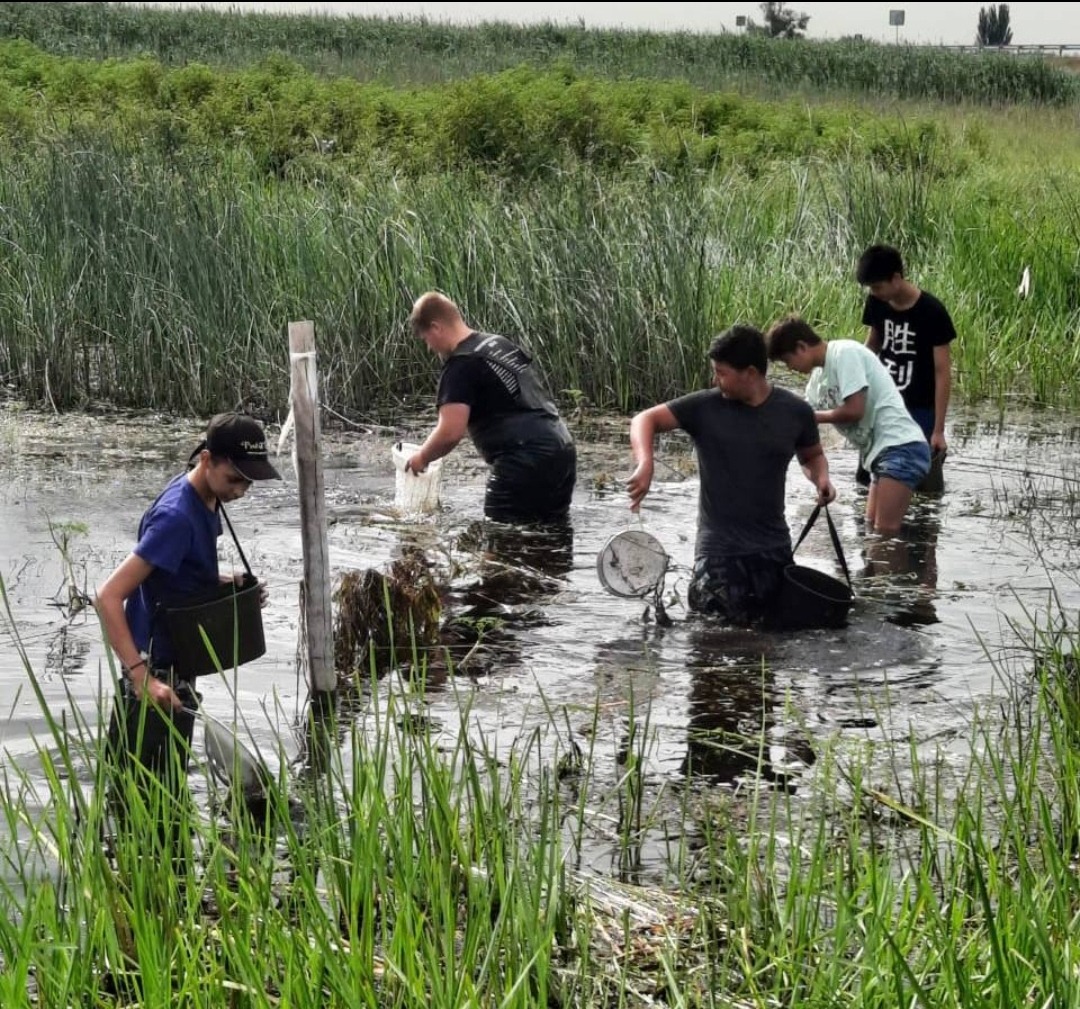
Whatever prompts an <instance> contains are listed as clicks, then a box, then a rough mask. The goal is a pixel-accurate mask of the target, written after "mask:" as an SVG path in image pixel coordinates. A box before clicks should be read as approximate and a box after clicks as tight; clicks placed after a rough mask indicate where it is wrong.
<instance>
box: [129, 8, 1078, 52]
mask: <svg viewBox="0 0 1080 1009" xmlns="http://www.w3.org/2000/svg"><path fill="white" fill-rule="evenodd" d="M124 6H131V7H137V6H145V5H144V4H125V5H124ZM159 6H168V7H217V8H221V9H229V8H241V9H243V10H265V11H274V12H279V13H306V12H313V13H322V14H342V15H346V14H356V15H385V14H392V15H404V16H407V17H419V16H420V15H425V16H426V17H428V18H430V19H432V20H436V21H457V22H466V23H467V22H470V21H484V20H487V21H495V20H498V21H511V22H515V23H518V24H521V23H525V22H529V21H555V22H560V23H576V22H578V21H584V23H585V24H586V25H587V26H591V27H601V26H616V27H618V26H621V27H627V28H653V29H658V30H664V29H690V30H692V31H702V32H714V31H717V32H718V31H721V30H723V29H727V30H728V31H734V30H735V18H736V16H737V15H740V14H743V15H749V16H750V17H752V18H755V20H760V19H761V14H760V9H759V5H758V4H757V3H426V2H425V3H327V2H323V3H202V2H197V3H162V4H160V5H159ZM982 6H989V5H984V4H978V3H903V2H898V0H897V2H893V3H859V2H855V3H793V4H791V7H792V9H794V10H797V11H805V12H806V13H807V14H809V15H810V26H809V31H808V33H807V34H808V35H809V36H810V37H812V38H837V37H839V36H841V35H854V34H861V35H863V36H865V37H866V38H872V39H879V40H882V41H888V42H892V41H894V40H896V38H897V37H899V40H900V41H901V42H904V41H907V42H935V43H936V42H943V43H947V44H953V45H954V44H957V43H965V44H967V43H971V42H973V41H974V39H975V29H976V26H977V24H978V19H979V9H980V7H982ZM1009 9H1010V12H1011V15H1012V26H1013V42H1014V43H1045V44H1061V43H1065V44H1070V45H1071V44H1075V45H1080V2H1070V3H1013V4H1010V5H1009ZM890 10H903V11H904V14H905V24H904V27H902V28H900V29H899V33H898V32H897V29H896V28H891V27H890V26H889V11H890Z"/></svg>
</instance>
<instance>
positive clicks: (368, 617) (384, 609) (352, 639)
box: [334, 550, 442, 680]
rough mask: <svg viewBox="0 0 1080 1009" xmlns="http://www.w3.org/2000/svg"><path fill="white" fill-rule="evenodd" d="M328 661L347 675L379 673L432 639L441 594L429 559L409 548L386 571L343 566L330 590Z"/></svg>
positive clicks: (422, 649)
mask: <svg viewBox="0 0 1080 1009" xmlns="http://www.w3.org/2000/svg"><path fill="white" fill-rule="evenodd" d="M334 601H335V603H336V604H337V612H336V618H335V625H334V666H335V668H336V669H337V672H338V677H339V678H342V679H345V680H351V679H353V678H354V677H355V676H357V675H361V676H362V675H364V674H366V673H367V672H368V671H369V670H370V669H371V668H372V666H374V669H375V671H376V672H377V673H383V672H385V671H386V670H388V669H390V668H391V667H392V666H394V665H396V664H399V663H408V662H412V661H413V659H414V656H418V655H419V654H421V653H422V652H426V651H427V650H428V649H430V648H431V647H433V646H434V645H436V644H438V640H439V621H440V618H441V616H442V599H441V596H440V594H439V589H438V586H437V584H436V581H435V575H434V572H433V570H432V566H431V562H430V561H429V560H428V559H427V557H426V556H425V555H424V554H423V553H422V552H421V551H419V550H409V551H408V552H406V553H405V555H404V556H403V557H401V558H399V559H398V560H396V561H393V562H392V563H391V565H390V568H389V570H388V571H386V572H383V571H378V570H376V569H374V568H368V569H366V570H365V571H346V572H345V573H344V574H343V575H342V576H341V581H340V583H339V585H338V588H337V591H336V592H335V594H334Z"/></svg>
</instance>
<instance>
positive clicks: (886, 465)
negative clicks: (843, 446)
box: [768, 316, 930, 535]
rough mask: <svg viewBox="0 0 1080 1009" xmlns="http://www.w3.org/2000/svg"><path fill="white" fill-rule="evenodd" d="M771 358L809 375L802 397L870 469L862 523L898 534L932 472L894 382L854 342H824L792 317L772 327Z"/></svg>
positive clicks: (922, 442) (919, 435)
mask: <svg viewBox="0 0 1080 1009" xmlns="http://www.w3.org/2000/svg"><path fill="white" fill-rule="evenodd" d="M768 341H769V359H770V360H771V361H783V363H784V364H786V365H787V366H788V367H789V368H790V369H791V370H792V371H798V372H801V373H802V374H804V375H809V376H810V381H809V382H808V383H807V386H806V398H807V400H809V402H810V403H811V405H812V406H813V407H814V417H815V419H816V420H817V422H818V423H819V424H835V425H836V427H837V430H839V431H840V432H841V433H842V434H843V435H844V437H845V438H846V439H847V440H848V441H849V442H850V443H851V444H852V445H853V446H854V447H855V448H856V449H858V451H859V462H860V463H861V464H862V465H863V466H864V467H865V468H866V469H867V470H869V471H870V475H871V481H872V482H871V484H870V493H869V494H868V495H867V498H866V521H867V524H868V525H869V526H870V527H871V528H872V529H873V530H874V531H876V532H879V533H883V534H886V535H894V534H895V533H898V532H899V531H900V526H901V523H902V522H903V520H904V515H905V514H906V513H907V509H908V505H909V504H910V503H911V495H912V492H913V491H914V489H915V487H916V486H918V484H919V482H920V481H921V480H922V479H923V477H925V476H926V474H927V473H928V472H929V470H930V446H929V444H928V443H927V441H926V438H925V437H924V436H923V432H922V429H921V428H920V427H919V425H918V424H917V423H915V421H914V420H913V419H912V417H911V414H909V413H908V411H907V407H905V406H904V400H903V398H902V397H901V395H900V392H899V391H898V390H897V388H896V384H895V383H894V382H893V380H892V377H891V376H890V375H889V373H888V371H886V370H885V366H884V365H883V364H882V363H881V362H880V361H879V360H878V359H877V357H876V356H875V355H874V354H873V352H871V351H870V350H867V348H866V347H864V346H863V345H862V344H861V343H859V342H858V341H856V340H831V341H829V342H828V343H825V342H824V341H823V340H822V339H821V337H819V336H818V335H817V333H815V332H814V330H813V328H812V327H811V326H810V325H809V324H808V323H807V322H805V321H803V320H802V319H800V318H798V317H796V316H790V317H788V318H786V319H782V320H780V321H779V322H777V323H775V324H774V325H773V326H772V327H771V328H770V329H769V335H768Z"/></svg>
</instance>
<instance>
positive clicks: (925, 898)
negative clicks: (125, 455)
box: [0, 613, 1080, 1009]
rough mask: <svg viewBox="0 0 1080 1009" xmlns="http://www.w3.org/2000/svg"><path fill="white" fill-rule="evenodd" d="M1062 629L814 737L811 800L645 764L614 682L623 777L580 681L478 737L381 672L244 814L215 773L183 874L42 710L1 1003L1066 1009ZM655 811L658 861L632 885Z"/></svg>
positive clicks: (94, 756) (1077, 680)
mask: <svg viewBox="0 0 1080 1009" xmlns="http://www.w3.org/2000/svg"><path fill="white" fill-rule="evenodd" d="M8 616H9V617H10V613H9V614H8ZM1076 635H1077V631H1076V629H1075V627H1074V626H1073V625H1071V624H1069V623H1068V622H1066V621H1065V620H1064V619H1063V618H1062V619H1058V620H1055V621H1052V622H1048V624H1047V626H1045V627H1039V628H1031V629H1029V630H1028V631H1027V632H1025V633H1024V637H1023V640H1024V642H1025V648H1024V649H1023V650H1018V649H1013V650H1012V655H1013V660H1012V663H1011V664H1010V666H1008V667H1004V666H999V668H998V673H999V682H1000V685H1001V695H1000V697H998V698H997V699H996V700H994V702H993V703H991V704H988V705H987V707H986V709H985V710H982V711H975V712H973V713H972V721H971V731H970V737H969V739H968V746H967V748H966V749H963V750H962V749H961V748H959V747H957V745H955V743H952V744H950V745H949V747H948V752H938V751H936V750H935V749H934V747H933V745H932V744H930V743H928V742H927V741H926V740H921V739H919V738H918V731H919V730H918V728H917V727H912V729H911V730H910V734H909V735H908V737H907V738H904V736H903V734H901V737H900V738H899V739H896V740H894V741H893V742H891V743H887V742H880V741H879V742H878V743H877V744H875V745H873V746H872V745H870V743H869V741H868V740H864V739H862V738H860V736H859V734H858V733H851V732H847V733H845V732H842V731H838V732H837V733H836V735H835V736H833V737H820V736H819V737H818V742H817V743H816V744H815V745H816V748H817V752H816V754H815V756H816V758H817V759H816V760H815V762H814V764H813V769H812V770H811V769H809V768H808V769H807V770H806V771H805V772H804V774H803V781H802V783H801V785H800V788H799V790H798V796H796V795H795V794H793V792H792V791H790V790H787V789H779V790H777V789H774V788H771V787H769V786H768V785H767V784H765V776H764V775H758V776H757V778H755V777H754V776H753V775H752V774H751V775H750V776H749V778H748V781H747V786H746V787H745V788H744V789H743V790H741V792H740V794H739V796H738V797H737V798H734V797H732V796H731V795H730V793H720V794H717V793H704V794H703V793H701V792H698V791H695V790H689V791H686V792H683V791H682V790H681V789H679V788H678V787H677V784H678V783H677V782H675V781H668V782H657V781H656V780H654V779H653V778H652V776H651V775H650V774H649V772H648V771H647V770H646V768H647V767H648V766H649V764H650V760H649V756H650V752H651V749H652V747H653V746H655V744H656V735H655V730H654V729H653V728H652V727H651V725H650V722H649V716H648V711H647V709H638V708H635V706H634V705H633V703H632V702H631V703H630V704H629V705H628V706H626V707H624V708H623V709H621V710H620V712H619V714H618V716H617V717H618V719H619V721H620V723H621V724H620V726H619V731H618V737H619V738H620V739H622V740H623V741H624V743H625V745H624V746H623V747H622V755H621V757H620V758H619V759H618V761H617V764H616V767H617V768H619V769H620V770H619V772H618V774H617V776H616V777H615V779H614V780H612V779H611V778H610V777H609V775H610V770H608V769H609V768H610V767H611V757H610V755H609V756H605V755H604V754H602V753H601V752H600V751H599V749H598V748H597V742H596V740H597V739H598V737H599V736H601V735H603V734H602V733H597V732H596V731H595V730H596V727H597V725H598V723H599V722H600V721H601V719H604V718H610V717H612V716H611V713H610V710H608V711H607V712H605V713H604V714H601V712H600V707H599V705H598V708H597V711H596V712H594V714H593V715H592V719H591V728H590V721H589V716H588V713H587V712H580V711H578V712H575V714H574V721H575V722H578V721H579V720H581V719H582V718H584V721H585V725H584V727H580V726H579V727H577V728H573V727H572V726H571V724H570V720H569V719H568V718H567V713H566V712H563V711H562V710H561V709H560V708H559V706H558V704H557V703H556V702H555V701H554V700H553V699H552V700H549V701H547V702H546V704H547V710H548V712H549V715H550V720H551V722H550V725H549V726H547V727H544V726H541V727H539V728H537V729H535V730H531V731H525V732H523V733H522V734H521V735H520V737H519V739H518V741H517V742H515V743H514V744H513V746H512V748H511V750H509V751H502V752H497V751H496V750H494V749H492V748H491V747H490V745H489V744H487V743H486V742H485V741H484V739H483V738H482V735H478V733H477V732H476V731H475V729H474V727H472V726H471V724H470V723H471V718H470V713H469V703H468V697H469V693H468V690H467V689H464V690H463V691H462V693H461V694H460V696H459V702H460V711H461V718H460V724H459V725H457V726H447V727H444V728H440V727H438V726H434V725H433V724H432V723H431V722H430V720H425V719H424V718H422V717H418V712H417V710H416V703H415V702H416V700H418V698H419V696H420V694H421V693H422V690H423V684H422V680H421V681H420V682H418V683H413V685H412V686H411V687H410V686H407V685H404V684H402V685H399V686H397V687H392V686H391V684H392V683H394V680H393V677H392V676H391V677H388V678H386V679H384V680H381V681H375V680H374V679H373V680H372V682H371V684H370V687H369V689H368V691H367V692H365V693H364V694H362V695H358V696H357V697H356V698H354V699H353V700H352V701H351V703H350V704H349V705H343V706H342V708H341V710H340V716H341V718H340V721H338V722H337V723H336V724H331V725H330V726H329V729H330V734H329V736H328V737H324V736H323V734H322V729H319V728H316V725H317V723H316V722H315V721H314V720H310V721H309V720H305V721H304V722H303V724H301V725H300V726H298V731H299V732H300V737H301V739H302V741H303V743H304V746H303V747H302V748H301V750H300V756H299V758H298V759H296V760H293V761H291V762H290V760H289V759H287V755H286V749H287V748H286V747H285V746H284V745H283V746H282V752H281V753H280V754H279V755H278V756H279V764H280V768H281V770H280V774H279V776H278V778H277V780H276V782H275V787H273V788H272V789H271V792H270V802H269V805H268V807H267V811H266V812H265V814H264V815H263V816H262V817H261V818H260V817H255V818H253V817H251V816H250V815H248V814H247V813H245V812H244V809H243V808H241V807H240V805H239V804H238V803H235V802H233V800H231V799H230V797H229V796H228V795H227V794H222V793H221V792H220V791H218V792H215V793H213V794H214V795H215V796H216V800H215V801H216V804H215V805H214V806H213V807H212V808H196V807H185V808H184V810H183V811H180V812H178V811H177V810H172V811H171V812H172V813H173V814H174V815H180V816H181V818H182V820H183V825H184V827H185V828H186V830H185V832H184V833H185V836H186V834H187V832H188V831H190V834H191V836H192V837H193V841H194V845H193V852H194V857H193V862H192V872H191V874H190V875H189V876H187V877H185V878H184V879H183V881H179V880H178V877H177V876H176V875H175V874H173V873H172V872H171V871H170V870H169V869H168V868H167V866H168V864H169V859H168V857H167V856H169V855H171V854H175V852H170V851H166V852H153V851H152V849H153V843H152V841H151V840H150V839H151V838H152V837H153V836H154V831H153V828H152V823H153V822H154V821H153V817H154V816H155V815H157V814H158V813H160V812H161V810H158V809H154V808H151V806H150V805H148V806H146V807H143V808H140V807H139V806H138V804H137V803H135V805H134V806H133V808H134V809H135V810H136V816H135V820H134V822H133V823H132V829H131V830H130V831H129V832H121V833H119V834H117V835H115V836H114V837H113V841H112V846H111V849H110V850H107V849H105V848H103V846H102V845H101V844H100V843H99V840H98V839H99V837H100V836H101V833H102V829H103V826H104V825H105V824H106V822H107V821H106V810H105V806H104V803H103V799H102V797H103V794H104V778H103V772H102V770H101V768H102V759H101V758H102V753H101V745H102V744H101V729H100V728H99V727H98V725H97V724H95V719H94V717H93V713H90V717H89V718H88V719H86V720H85V721H84V720H82V719H80V717H79V716H78V715H77V714H75V715H72V716H71V717H67V716H65V717H63V718H60V717H58V716H57V715H56V713H55V712H50V711H49V710H48V709H47V708H45V707H44V704H43V716H44V718H45V724H46V727H47V728H46V733H45V737H44V738H42V739H41V740H40V744H39V748H38V751H37V754H36V759H35V760H31V761H26V760H23V761H20V762H18V763H9V764H8V765H7V766H6V767H5V769H4V772H3V776H2V780H0V811H2V813H3V820H2V822H3V824H4V826H3V829H2V830H0V834H2V835H3V838H4V840H3V844H2V846H0V848H2V853H3V859H4V862H3V872H2V873H0V876H2V882H0V905H2V906H3V909H4V912H5V913H4V914H2V915H0V958H2V961H3V965H4V970H3V972H2V973H0V998H2V1000H3V1005H4V1006H6V1007H7V1006H10V1007H12V1009H19V1007H23V1006H26V1007H30V1006H65V1007H72V1006H86V1007H97V1006H102V1005H117V1004H120V1005H135V1004H147V1005H149V1004H162V1005H163V1004H170V1005H173V1004H176V1005H180V1004H192V1005H199V1006H204V1007H207V1009H217V1007H226V1006H227V1007H229V1009H237V1007H247V1006H265V1005H271V1006H274V1005H289V1006H296V1007H300V1009H303V1007H308V1006H311V1007H314V1006H345V1005H350V1006H353V1005H357V1004H361V1005H372V1006H375V1005H379V1006H384V1005H388V1004H389V1005H397V1006H429V1007H443V1006H446V1007H449V1006H455V1007H457V1006H464V1005H470V1006H492V1007H495V1006H499V1007H502V1006H527V1007H534V1006H536V1007H543V1006H551V1005H560V1006H581V1007H585V1006H588V1007H596V1006H611V1007H616V1006H618V1007H623V1006H647V1005H655V1004H656V1003H657V1002H658V1001H662V1002H664V1003H666V1004H668V1005H709V1006H724V1007H739V1009H741V1007H744V1006H755V1007H764V1006H775V1005H830V1006H848V1005H850V1006H859V1007H875V1009H876V1007H881V1009H885V1007H890V1009H891V1007H894V1006H896V1005H898V1004H899V1005H925V1006H934V1007H936V1009H954V1007H955V1009H975V1007H983V1006H986V1005H988V1004H989V1005H1003V1006H1005V1005H1007V1006H1014V1005H1021V1004H1032V1005H1073V1004H1075V989H1076V977H1075V951H1074V950H1073V948H1072V940H1071V938H1070V937H1071V936H1072V933H1073V931H1074V929H1073V924H1074V921H1075V915H1076V908H1077V906H1078V900H1080V881H1078V879H1077V873H1076V861H1075V860H1076V855H1077V851H1078V850H1080V791H1078V788H1077V782H1078V781H1080V774H1078V772H1080V764H1078V760H1077V756H1076V754H1077V752H1078V747H1077V741H1078V739H1080V700H1078V698H1080V677H1078V672H1077V665H1076V660H1075V651H1074V649H1075V645H1076ZM27 676H28V681H29V683H30V684H31V686H32V688H33V689H35V690H37V691H38V696H39V698H40V697H41V693H40V690H39V688H38V681H37V678H36V676H35V675H34V672H33V670H31V669H29V668H28V669H27ZM414 691H416V692H417V693H414ZM878 703H879V704H885V705H887V703H888V702H887V696H886V697H885V698H884V699H881V695H879V701H878ZM792 715H793V717H797V714H796V713H792ZM575 736H578V737H579V738H581V739H582V741H583V743H584V745H583V746H581V745H578V743H577V742H576V740H575V738H574V737H575ZM335 741H336V742H335ZM746 743H747V744H748V745H749V747H750V751H749V752H752V751H753V748H754V741H753V739H748V740H747V741H746ZM338 744H341V745H338ZM757 745H758V748H759V750H761V751H764V749H765V748H766V747H765V744H764V740H759V741H758V744H757ZM287 800H288V801H287ZM215 811H216V813H215ZM661 828H662V831H661ZM658 832H661V833H662V835H663V836H664V837H665V838H666V847H667V850H668V851H669V852H670V857H669V858H668V859H667V861H666V864H665V865H663V866H661V867H654V873H653V877H652V881H650V880H648V879H645V880H644V881H643V878H642V877H641V875H640V873H639V872H638V869H639V867H640V849H641V847H642V846H643V845H646V844H648V842H649V838H650V836H652V837H655V836H656V835H657V833H658ZM582 838H585V839H586V843H588V840H589V839H590V838H592V839H593V840H595V839H596V838H602V839H604V840H605V841H606V843H607V844H608V845H609V846H610V848H611V865H612V867H613V873H614V875H613V877H612V878H605V877H603V876H598V875H596V873H595V872H591V873H585V872H583V871H582V870H581V869H580V868H579V863H578V861H577V859H578V858H580V855H581V847H580V844H581V839H582ZM673 840H674V842H675V843H674V844H673ZM654 847H655V846H654ZM160 855H165V856H166V859H165V868H163V864H162V860H161V858H160V857H155V856H160ZM620 877H621V878H620ZM630 880H637V881H636V882H631V881H630ZM662 881H665V882H662Z"/></svg>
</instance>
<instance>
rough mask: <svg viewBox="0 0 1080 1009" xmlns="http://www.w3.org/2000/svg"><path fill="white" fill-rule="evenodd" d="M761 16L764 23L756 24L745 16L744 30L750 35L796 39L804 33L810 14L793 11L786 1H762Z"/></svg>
mask: <svg viewBox="0 0 1080 1009" xmlns="http://www.w3.org/2000/svg"><path fill="white" fill-rule="evenodd" d="M759 6H760V7H761V16H762V17H763V18H764V19H765V22H764V24H760V25H759V24H757V23H756V22H755V21H754V19H753V18H747V20H746V31H747V33H748V34H750V35H768V36H769V37H770V38H774V39H778V38H779V39H797V38H802V36H803V35H805V34H806V26H807V25H808V24H809V23H810V15H809V14H806V13H804V12H803V11H793V10H792V9H791V8H790V7H788V5H787V4H786V3H763V4H760V5H759Z"/></svg>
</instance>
